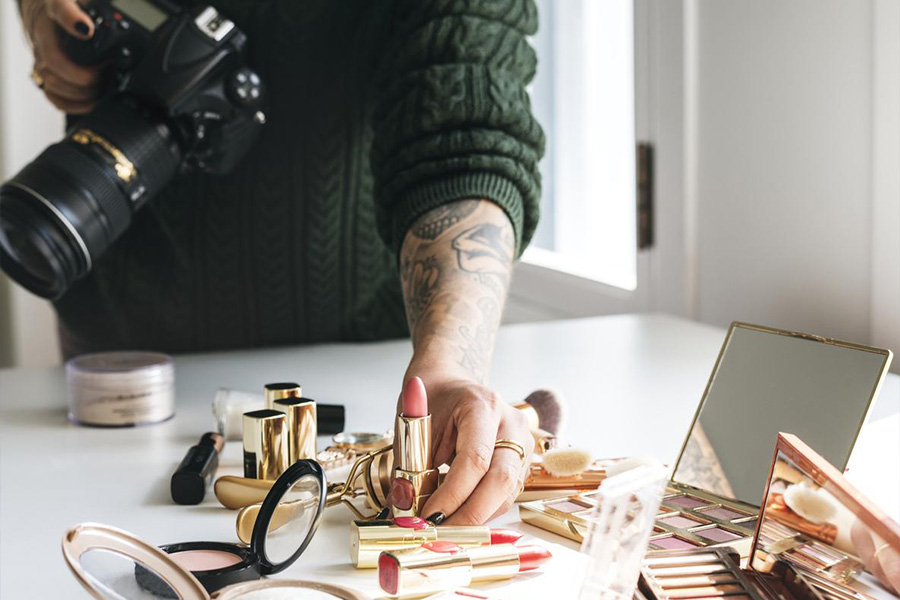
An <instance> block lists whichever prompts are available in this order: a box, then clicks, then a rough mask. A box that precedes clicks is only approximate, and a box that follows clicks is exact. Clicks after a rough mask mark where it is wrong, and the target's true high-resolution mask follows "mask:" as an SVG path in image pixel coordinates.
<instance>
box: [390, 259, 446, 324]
mask: <svg viewBox="0 0 900 600" xmlns="http://www.w3.org/2000/svg"><path fill="white" fill-rule="evenodd" d="M440 278H441V266H440V263H439V262H438V259H437V257H435V256H425V257H424V258H414V259H410V258H409V257H406V256H405V257H403V259H402V264H401V266H400V281H401V282H402V284H403V297H404V298H406V317H407V319H408V320H409V328H410V330H412V329H415V327H416V323H418V322H419V318H420V317H421V315H422V311H423V310H425V307H427V306H428V304H429V303H430V302H431V300H432V299H433V298H434V296H435V294H436V293H437V286H438V282H439V281H440Z"/></svg>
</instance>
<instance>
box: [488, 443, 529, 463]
mask: <svg viewBox="0 0 900 600" xmlns="http://www.w3.org/2000/svg"><path fill="white" fill-rule="evenodd" d="M497 448H509V449H510V450H515V451H516V453H517V454H518V455H519V459H520V460H521V461H522V464H525V457H526V456H527V454H525V447H524V446H522V444H520V443H519V442H517V441H515V440H497V441H496V442H494V449H495V450H496V449H497Z"/></svg>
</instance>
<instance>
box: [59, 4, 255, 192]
mask: <svg viewBox="0 0 900 600" xmlns="http://www.w3.org/2000/svg"><path fill="white" fill-rule="evenodd" d="M84 10H85V11H86V12H87V13H88V15H89V16H90V17H91V19H93V21H94V31H95V33H94V36H93V37H92V38H91V39H89V40H79V39H77V38H75V37H72V36H68V35H67V36H66V39H65V41H64V43H63V47H64V49H65V51H66V54H67V55H68V56H69V57H70V58H71V59H72V61H73V62H75V63H78V64H81V65H85V66H96V65H105V64H107V65H110V66H111V72H110V73H109V77H110V78H109V83H108V85H109V87H110V88H111V93H113V94H126V95H128V96H131V97H132V98H133V99H134V101H136V102H137V103H138V104H140V105H144V106H146V107H148V108H149V110H153V111H157V112H158V113H159V114H158V115H156V116H157V117H160V118H163V119H165V120H166V121H168V122H169V123H170V124H172V125H174V127H173V129H174V131H173V134H174V135H175V136H176V137H177V138H178V139H177V140H176V141H177V142H178V143H179V146H180V147H181V150H182V154H183V162H182V164H181V170H182V171H190V170H200V171H204V172H207V173H213V174H222V173H227V172H228V171H230V170H231V169H232V168H233V167H234V166H235V165H236V164H237V163H238V162H239V161H240V159H241V158H243V156H244V154H245V153H246V152H247V150H248V149H249V148H250V146H251V145H252V143H253V142H254V141H255V139H256V137H257V136H258V135H259V133H260V130H261V128H262V127H261V126H262V125H263V124H264V123H265V113H264V112H262V109H263V103H264V91H265V90H264V87H263V84H262V81H261V79H260V77H259V75H258V74H257V73H256V72H254V71H253V70H252V69H250V68H249V67H247V66H246V65H245V63H244V60H245V58H244V54H245V48H246V45H247V36H246V35H244V33H243V32H241V31H240V30H239V29H238V28H237V27H235V25H234V23H232V22H231V21H229V20H228V19H226V18H225V17H223V16H222V15H221V14H220V13H219V12H218V11H217V10H216V9H215V8H213V7H212V6H194V7H189V8H185V7H182V6H180V5H178V4H175V3H173V2H169V1H168V0H92V1H91V3H90V4H87V5H86V6H85V7H84Z"/></svg>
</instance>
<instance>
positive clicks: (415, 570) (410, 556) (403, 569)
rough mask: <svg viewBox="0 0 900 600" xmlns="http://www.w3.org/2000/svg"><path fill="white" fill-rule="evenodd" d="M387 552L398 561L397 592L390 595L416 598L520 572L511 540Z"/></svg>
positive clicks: (392, 596) (508, 577)
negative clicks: (463, 547)
mask: <svg viewBox="0 0 900 600" xmlns="http://www.w3.org/2000/svg"><path fill="white" fill-rule="evenodd" d="M385 554H386V555H388V556H391V557H393V558H394V560H396V562H397V593H396V594H391V593H390V592H388V596H389V597H391V598H414V597H419V596H424V595H426V594H430V593H434V592H440V591H442V590H445V589H448V588H452V587H465V586H467V585H469V584H471V583H472V582H475V581H491V580H495V579H510V578H512V577H514V576H515V575H516V574H517V573H518V572H519V554H518V551H517V549H516V546H513V545H511V544H498V545H496V546H481V547H478V548H469V549H467V550H462V551H459V552H432V551H430V550H426V549H414V550H404V551H399V552H389V553H385ZM379 577H380V574H379Z"/></svg>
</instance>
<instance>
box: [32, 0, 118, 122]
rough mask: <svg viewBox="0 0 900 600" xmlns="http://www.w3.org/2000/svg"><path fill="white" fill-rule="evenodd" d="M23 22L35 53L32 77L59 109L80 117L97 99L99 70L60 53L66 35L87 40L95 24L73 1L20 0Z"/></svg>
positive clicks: (98, 95)
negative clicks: (77, 62)
mask: <svg viewBox="0 0 900 600" xmlns="http://www.w3.org/2000/svg"><path fill="white" fill-rule="evenodd" d="M22 22H23V25H24V26H25V34H26V35H27V36H28V39H29V40H30V41H31V45H32V49H33V51H34V69H33V70H32V74H31V77H32V79H34V82H35V83H36V84H38V86H39V87H40V88H41V89H42V90H43V91H44V94H45V95H46V96H47V99H48V100H50V102H51V103H53V106H55V107H56V108H58V109H59V110H61V111H63V112H66V113H69V114H75V115H80V114H84V113H87V112H90V111H91V110H93V108H94V106H95V105H96V103H97V100H98V99H99V97H100V88H99V81H100V68H99V67H96V66H84V65H79V64H76V63H75V62H73V61H72V60H71V59H70V58H69V57H68V56H67V55H66V53H65V51H64V50H63V39H64V36H65V35H66V34H68V35H70V36H72V37H73V38H76V39H89V38H90V37H92V36H93V34H94V23H93V21H92V20H91V18H90V17H89V16H88V15H87V13H85V12H84V10H82V8H81V7H80V6H79V5H78V3H77V2H76V0H22Z"/></svg>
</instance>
